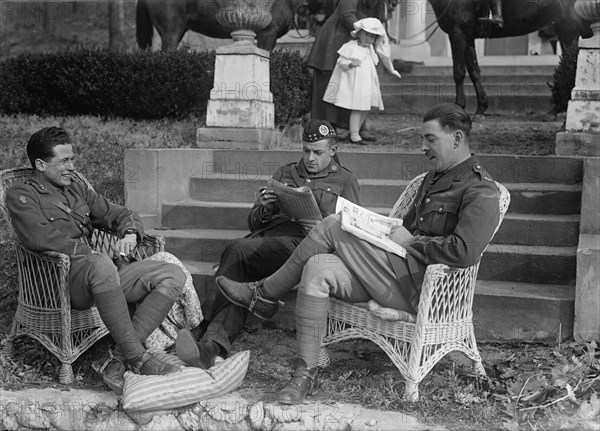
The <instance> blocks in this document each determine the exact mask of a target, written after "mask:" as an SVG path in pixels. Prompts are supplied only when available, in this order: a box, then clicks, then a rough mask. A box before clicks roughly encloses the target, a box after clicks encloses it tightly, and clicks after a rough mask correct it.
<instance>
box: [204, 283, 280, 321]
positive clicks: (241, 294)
mask: <svg viewBox="0 0 600 431" xmlns="http://www.w3.org/2000/svg"><path fill="white" fill-rule="evenodd" d="M215 283H217V287H218V288H219V290H220V291H221V293H222V294H223V296H224V297H225V298H227V300H228V301H229V302H231V303H233V304H235V305H238V306H240V307H243V308H246V309H248V310H249V311H250V312H251V313H253V314H254V315H255V316H256V317H258V318H260V319H263V320H268V319H270V318H271V317H273V315H274V314H275V313H276V312H277V309H278V308H279V304H283V303H282V302H281V301H278V300H273V299H267V298H266V297H265V296H263V294H262V292H261V289H260V288H261V286H262V283H263V280H260V281H254V282H250V283H242V282H238V281H233V280H230V279H229V278H227V277H225V276H223V275H220V276H218V277H217V278H216V279H215Z"/></svg>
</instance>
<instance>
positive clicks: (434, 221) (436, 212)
mask: <svg viewBox="0 0 600 431" xmlns="http://www.w3.org/2000/svg"><path fill="white" fill-rule="evenodd" d="M459 208H460V202H456V201H437V202H436V201H434V202H431V203H430V204H429V205H428V206H427V216H426V219H427V221H428V224H429V226H427V228H426V229H427V230H428V231H429V232H430V233H431V234H432V235H434V236H445V235H448V234H450V233H452V232H454V228H456V224H457V223H458V210H459Z"/></svg>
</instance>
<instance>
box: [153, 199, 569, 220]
mask: <svg viewBox="0 0 600 431" xmlns="http://www.w3.org/2000/svg"><path fill="white" fill-rule="evenodd" d="M162 205H163V206H167V207H188V208H190V207H191V208H231V209H233V208H241V209H247V210H248V211H250V210H251V209H252V206H253V205H254V203H253V202H222V201H201V200H184V201H176V202H163V203H162ZM366 208H367V209H369V210H371V211H373V212H376V213H377V214H382V215H385V216H387V215H388V214H389V213H390V211H391V210H392V207H372V206H367V207H366ZM505 218H506V219H514V220H535V221H553V222H556V221H563V222H578V221H579V218H580V214H579V213H575V214H545V213H544V214H540V213H518V212H512V211H511V210H510V206H509V208H508V212H507V213H506V216H505Z"/></svg>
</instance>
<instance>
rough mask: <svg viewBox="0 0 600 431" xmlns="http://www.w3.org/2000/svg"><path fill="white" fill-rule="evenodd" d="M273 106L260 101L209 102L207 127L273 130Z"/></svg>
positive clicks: (232, 100)
mask: <svg viewBox="0 0 600 431" xmlns="http://www.w3.org/2000/svg"><path fill="white" fill-rule="evenodd" d="M274 124H275V104H274V103H273V102H264V101H262V100H239V99H231V100H209V101H208V106H207V109H206V125H207V126H208V127H242V128H250V129H255V128H256V129H268V130H273V125H274Z"/></svg>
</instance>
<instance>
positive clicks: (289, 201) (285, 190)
mask: <svg viewBox="0 0 600 431" xmlns="http://www.w3.org/2000/svg"><path fill="white" fill-rule="evenodd" d="M269 186H270V187H271V188H272V189H273V192H274V193H275V194H276V195H277V199H278V200H277V204H278V205H279V208H280V209H281V211H282V212H283V213H284V214H286V215H288V216H290V217H292V218H294V219H309V220H322V219H323V216H322V215H321V210H320V209H319V205H317V201H316V200H315V197H314V195H313V193H312V190H311V189H310V188H309V187H307V186H302V187H289V186H286V185H285V184H282V183H280V182H279V181H276V180H274V179H270V180H269Z"/></svg>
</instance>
